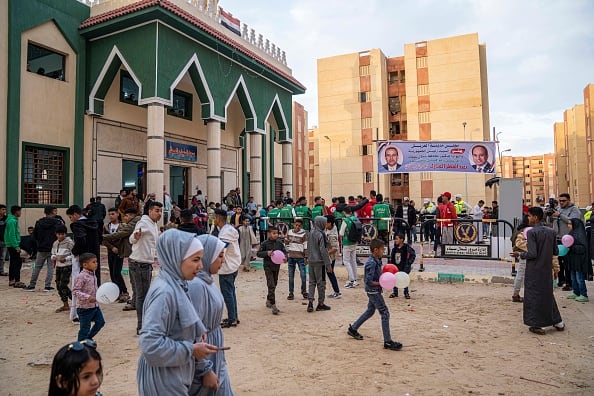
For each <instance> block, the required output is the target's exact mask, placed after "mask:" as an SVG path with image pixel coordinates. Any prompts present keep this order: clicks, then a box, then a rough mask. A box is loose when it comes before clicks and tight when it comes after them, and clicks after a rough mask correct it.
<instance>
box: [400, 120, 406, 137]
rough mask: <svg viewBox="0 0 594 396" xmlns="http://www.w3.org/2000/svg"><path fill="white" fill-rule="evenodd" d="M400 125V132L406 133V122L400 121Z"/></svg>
mask: <svg viewBox="0 0 594 396" xmlns="http://www.w3.org/2000/svg"><path fill="white" fill-rule="evenodd" d="M400 126H401V128H400V129H401V130H402V133H403V134H406V133H407V132H408V126H407V124H406V121H402V122H401V123H400Z"/></svg>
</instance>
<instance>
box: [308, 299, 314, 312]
mask: <svg viewBox="0 0 594 396" xmlns="http://www.w3.org/2000/svg"><path fill="white" fill-rule="evenodd" d="M307 312H313V303H312V302H311V301H310V302H309V304H307Z"/></svg>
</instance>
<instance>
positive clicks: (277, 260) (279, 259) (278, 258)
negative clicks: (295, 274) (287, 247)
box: [270, 250, 286, 265]
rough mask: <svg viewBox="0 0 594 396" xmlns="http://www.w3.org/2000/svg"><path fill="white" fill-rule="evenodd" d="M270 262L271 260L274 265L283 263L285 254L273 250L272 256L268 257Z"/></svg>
mask: <svg viewBox="0 0 594 396" xmlns="http://www.w3.org/2000/svg"><path fill="white" fill-rule="evenodd" d="M270 260H272V262H273V263H274V264H279V265H280V264H282V263H284V262H285V260H286V258H285V254H284V253H283V252H282V250H275V251H273V252H272V256H270Z"/></svg>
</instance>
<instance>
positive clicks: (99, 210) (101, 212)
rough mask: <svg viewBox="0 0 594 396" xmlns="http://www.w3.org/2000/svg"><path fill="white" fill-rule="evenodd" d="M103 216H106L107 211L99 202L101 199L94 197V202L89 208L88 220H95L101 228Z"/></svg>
mask: <svg viewBox="0 0 594 396" xmlns="http://www.w3.org/2000/svg"><path fill="white" fill-rule="evenodd" d="M105 216H107V209H106V208H105V205H103V203H102V202H101V197H96V198H95V202H93V203H92V204H91V206H90V208H89V218H90V219H93V220H95V221H96V222H97V223H98V224H99V225H100V226H101V227H103V222H104V221H105Z"/></svg>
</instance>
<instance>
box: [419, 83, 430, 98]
mask: <svg viewBox="0 0 594 396" xmlns="http://www.w3.org/2000/svg"><path fill="white" fill-rule="evenodd" d="M417 95H418V96H426V95H429V84H421V85H417Z"/></svg>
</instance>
